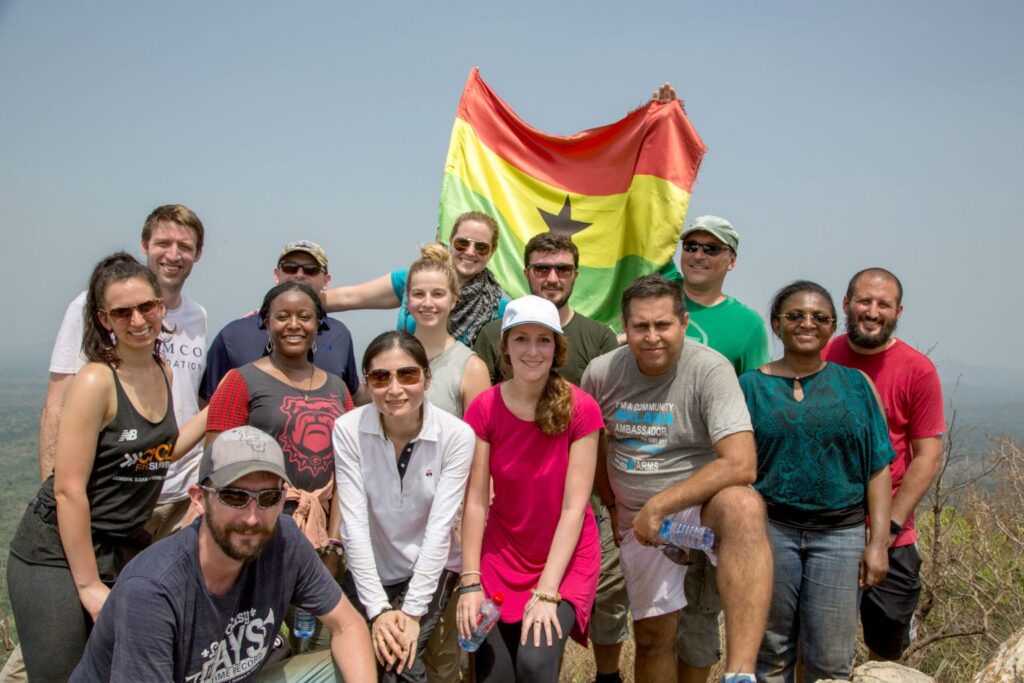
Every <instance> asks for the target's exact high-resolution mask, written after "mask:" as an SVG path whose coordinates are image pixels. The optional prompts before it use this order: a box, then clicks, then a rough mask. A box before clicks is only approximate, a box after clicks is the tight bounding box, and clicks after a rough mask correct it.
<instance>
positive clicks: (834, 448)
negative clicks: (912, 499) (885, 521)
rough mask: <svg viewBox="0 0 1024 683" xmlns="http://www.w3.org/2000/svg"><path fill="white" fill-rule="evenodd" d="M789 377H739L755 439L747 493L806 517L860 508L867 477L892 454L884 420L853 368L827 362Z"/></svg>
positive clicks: (754, 373)
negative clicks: (796, 391) (798, 389)
mask: <svg viewBox="0 0 1024 683" xmlns="http://www.w3.org/2000/svg"><path fill="white" fill-rule="evenodd" d="M793 383H794V379H793V378H791V377H776V376H773V375H766V374H764V373H762V372H760V371H759V370H752V371H750V372H746V373H744V374H743V375H742V376H741V377H740V386H741V387H742V388H743V394H744V396H745V397H746V400H747V408H749V410H750V418H751V420H752V422H753V424H754V439H755V440H756V442H757V482H756V483H755V484H754V488H755V489H757V491H758V492H759V493H760V494H761V495H762V496H763V497H764V499H765V500H766V501H767V502H768V503H769V506H771V505H772V504H775V505H781V506H785V507H787V508H791V509H795V510H804V511H807V512H809V513H811V514H814V513H820V512H826V511H830V510H841V509H844V508H851V507H853V506H857V505H864V504H866V498H867V488H868V482H869V480H870V478H871V475H872V474H873V473H874V472H877V471H878V470H880V469H882V468H883V467H887V466H888V465H889V463H890V462H892V460H893V459H894V458H895V457H896V454H895V452H894V451H893V449H892V444H891V443H890V441H889V429H888V427H887V426H886V422H885V416H884V415H883V414H882V410H881V408H880V407H879V405H878V401H877V400H876V399H875V395H874V393H873V392H872V391H871V385H870V384H869V383H868V380H867V378H866V377H864V375H863V374H862V373H861V372H860V371H859V370H854V369H852V368H847V367H843V366H841V365H836V364H834V363H828V364H827V365H826V366H825V367H824V368H823V369H822V370H820V371H818V372H817V373H815V374H813V375H808V376H807V377H801V378H800V383H801V385H803V390H804V398H803V400H802V401H797V400H796V399H795V398H794V397H793Z"/></svg>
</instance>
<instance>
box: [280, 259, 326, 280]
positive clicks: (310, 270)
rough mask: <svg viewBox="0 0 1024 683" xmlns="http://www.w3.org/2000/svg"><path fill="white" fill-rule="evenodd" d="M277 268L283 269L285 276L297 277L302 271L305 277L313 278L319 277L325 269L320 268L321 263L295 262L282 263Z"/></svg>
mask: <svg viewBox="0 0 1024 683" xmlns="http://www.w3.org/2000/svg"><path fill="white" fill-rule="evenodd" d="M277 267H278V268H280V269H281V272H282V273H284V274H285V275H295V273H297V272H299V269H300V268H301V269H302V273H303V274H304V275H308V276H309V277H313V276H314V275H319V274H320V271H322V270H323V268H321V267H320V264H319V263H296V262H295V261H281V262H280V263H278V264H277Z"/></svg>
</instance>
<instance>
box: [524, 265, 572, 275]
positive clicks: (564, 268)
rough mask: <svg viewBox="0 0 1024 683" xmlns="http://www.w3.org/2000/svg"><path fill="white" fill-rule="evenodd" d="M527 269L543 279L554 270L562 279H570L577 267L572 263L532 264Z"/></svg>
mask: <svg viewBox="0 0 1024 683" xmlns="http://www.w3.org/2000/svg"><path fill="white" fill-rule="evenodd" d="M526 269H527V270H530V271H533V274H534V276H536V277H541V278H544V277H547V276H548V275H550V274H551V271H552V270H553V271H555V273H556V274H557V275H558V277H560V278H566V277H569V276H570V275H572V274H573V273H575V272H576V266H574V265H572V264H571V263H531V264H530V265H528V266H526Z"/></svg>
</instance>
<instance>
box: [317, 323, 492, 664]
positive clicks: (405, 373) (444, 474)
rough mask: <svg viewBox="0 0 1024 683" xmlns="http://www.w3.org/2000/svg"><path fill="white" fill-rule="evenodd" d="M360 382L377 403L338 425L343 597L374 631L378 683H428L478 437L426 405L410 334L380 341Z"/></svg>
mask: <svg viewBox="0 0 1024 683" xmlns="http://www.w3.org/2000/svg"><path fill="white" fill-rule="evenodd" d="M363 374H364V377H365V380H366V385H367V387H368V388H369V390H370V394H371V396H372V398H373V403H372V404H370V405H366V406H363V407H361V408H358V409H356V410H354V411H352V412H349V413H346V414H345V415H342V416H341V417H340V418H338V420H337V421H336V422H335V424H334V434H333V437H334V457H335V468H336V474H337V482H338V499H339V501H340V503H341V512H342V519H343V520H344V523H343V525H342V530H341V536H342V539H343V541H344V542H345V547H346V551H347V554H348V570H347V571H346V573H345V579H344V582H343V588H344V590H345V592H346V594H347V595H348V596H349V598H350V599H351V600H352V602H353V604H354V605H355V606H356V608H357V609H360V610H361V611H362V613H363V614H364V615H365V616H366V618H367V620H368V621H369V623H370V631H371V636H372V638H373V647H374V652H375V654H376V656H377V661H378V663H379V664H380V666H381V668H382V677H381V680H383V681H416V682H420V681H426V680H427V678H426V671H425V668H424V666H423V663H422V661H421V657H420V655H421V654H422V650H423V648H425V647H426V644H427V641H428V640H429V639H430V634H431V631H432V630H433V628H434V625H435V624H436V622H437V619H438V617H439V616H440V614H441V612H442V611H443V610H444V606H445V605H446V604H447V601H448V597H449V595H450V594H451V590H452V588H453V587H454V586H455V583H456V582H457V579H458V574H457V571H458V570H459V568H460V567H461V553H460V551H459V545H458V539H457V538H455V536H454V534H453V532H452V529H453V526H454V523H455V516H456V513H457V512H458V510H459V507H460V505H461V504H462V497H463V494H464V493H465V489H466V480H467V478H468V476H469V467H470V463H471V461H472V458H473V447H474V444H475V436H474V434H473V430H472V429H471V428H470V427H469V426H468V425H467V424H466V423H464V422H463V421H462V420H459V419H458V418H456V417H454V416H452V415H449V414H448V413H446V412H444V411H442V410H438V409H437V408H435V407H434V406H432V405H431V404H430V402H429V401H427V400H425V398H424V392H425V391H426V388H427V385H428V384H429V382H430V370H429V362H428V361H427V355H426V352H425V351H424V350H423V345H422V344H420V342H419V341H418V340H417V339H416V338H415V337H413V336H412V335H411V334H409V333H408V332H404V331H399V330H395V331H391V332H385V333H384V334H381V335H380V336H378V337H377V338H376V339H374V340H373V341H372V342H370V345H369V346H368V347H367V349H366V353H365V354H364V356H363Z"/></svg>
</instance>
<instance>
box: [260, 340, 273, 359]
mask: <svg viewBox="0 0 1024 683" xmlns="http://www.w3.org/2000/svg"><path fill="white" fill-rule="evenodd" d="M273 352H274V340H273V339H268V340H267V345H266V346H264V347H263V355H264V356H269V355H270V354H272V353H273Z"/></svg>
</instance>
